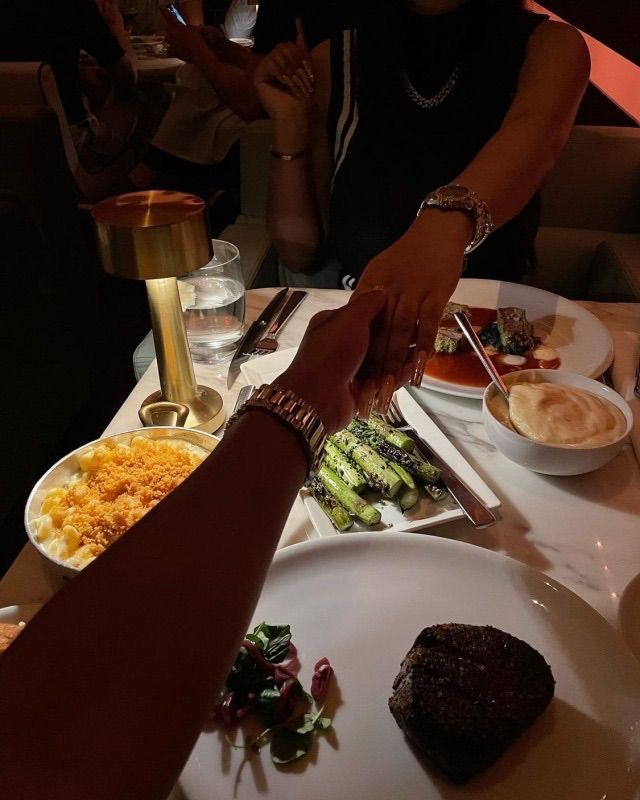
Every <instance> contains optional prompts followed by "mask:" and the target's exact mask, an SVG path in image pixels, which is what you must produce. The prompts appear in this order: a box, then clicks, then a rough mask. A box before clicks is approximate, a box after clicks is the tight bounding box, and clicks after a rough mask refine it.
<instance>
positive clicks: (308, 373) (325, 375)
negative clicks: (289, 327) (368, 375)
mask: <svg viewBox="0 0 640 800" xmlns="http://www.w3.org/2000/svg"><path fill="white" fill-rule="evenodd" d="M384 302H385V297H384V293H383V292H381V291H379V290H377V291H371V292H362V293H360V295H359V296H358V297H357V298H354V299H353V300H352V301H351V302H350V303H348V304H347V305H346V306H343V307H342V308H339V309H338V310H337V311H321V312H320V313H319V314H316V315H315V317H313V318H312V320H311V322H310V323H309V327H308V328H307V332H306V333H305V335H304V338H303V340H302V343H301V344H300V347H299V349H298V353H297V354H296V357H295V359H294V361H293V363H292V364H291V366H290V367H289V369H287V370H286V372H284V373H283V374H282V375H281V376H280V378H278V381H277V383H279V384H281V385H283V386H286V387H288V388H290V389H293V391H294V392H296V393H297V394H299V395H300V396H301V397H302V398H303V399H304V400H306V401H307V402H308V403H310V404H311V405H312V406H313V407H314V408H315V409H316V411H317V412H318V414H319V415H320V418H321V419H322V422H323V424H324V427H325V429H326V430H327V431H328V432H329V433H334V432H335V431H337V430H340V428H343V427H344V426H345V425H346V424H347V423H348V422H350V420H351V419H352V418H353V416H354V414H355V412H356V398H355V396H354V391H353V380H354V378H355V376H356V375H357V373H358V370H359V369H360V367H361V365H362V362H363V359H364V358H365V355H366V353H367V349H368V347H369V343H370V331H371V328H372V323H373V322H374V320H375V319H376V317H377V316H378V315H379V314H380V312H381V311H382V308H383V306H384Z"/></svg>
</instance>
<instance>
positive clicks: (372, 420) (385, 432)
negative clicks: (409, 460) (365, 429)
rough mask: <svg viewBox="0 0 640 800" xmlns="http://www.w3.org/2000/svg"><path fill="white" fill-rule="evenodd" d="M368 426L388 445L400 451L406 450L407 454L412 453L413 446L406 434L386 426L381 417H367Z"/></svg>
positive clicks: (373, 415) (374, 415)
mask: <svg viewBox="0 0 640 800" xmlns="http://www.w3.org/2000/svg"><path fill="white" fill-rule="evenodd" d="M369 425H370V426H371V427H372V428H373V430H374V431H375V432H376V433H378V434H380V436H382V438H383V439H384V440H385V441H387V442H389V444H392V445H395V447H399V448H400V449H401V450H406V451H407V452H408V453H412V452H413V447H414V444H413V442H412V441H411V439H410V438H409V437H408V436H407V434H406V433H404V432H403V431H399V430H398V429H397V428H393V427H392V426H391V425H389V424H387V423H386V422H385V421H384V420H383V419H382V417H378V416H377V415H376V414H372V415H371V416H370V417H369Z"/></svg>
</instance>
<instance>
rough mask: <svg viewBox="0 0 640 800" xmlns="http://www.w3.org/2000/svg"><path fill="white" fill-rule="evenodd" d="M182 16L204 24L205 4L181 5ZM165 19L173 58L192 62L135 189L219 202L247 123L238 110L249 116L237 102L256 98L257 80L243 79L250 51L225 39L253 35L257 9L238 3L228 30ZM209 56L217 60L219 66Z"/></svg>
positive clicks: (134, 174)
mask: <svg viewBox="0 0 640 800" xmlns="http://www.w3.org/2000/svg"><path fill="white" fill-rule="evenodd" d="M198 9H199V12H200V13H197V11H198ZM252 9H253V11H252ZM181 10H185V11H187V10H188V11H190V13H191V14H192V17H191V19H193V18H195V19H196V20H197V19H199V20H202V18H203V14H202V11H203V8H202V3H201V2H200V0H191V3H190V4H189V5H188V6H186V5H185V4H183V7H181ZM165 17H166V25H167V38H168V40H169V42H170V53H171V54H172V55H176V56H178V57H180V58H182V59H183V60H184V61H187V62H191V63H186V64H184V65H183V66H182V67H180V69H179V70H178V72H177V73H176V78H175V83H176V87H175V92H174V94H173V97H172V100H171V105H170V106H169V108H168V109H167V111H166V113H165V115H164V117H163V119H162V121H161V123H160V126H159V128H158V130H157V131H156V133H155V135H154V137H153V139H152V140H151V143H150V144H149V147H148V148H147V152H146V153H145V155H144V158H143V159H142V160H141V161H140V162H139V163H138V164H137V165H136V166H135V168H134V169H133V170H132V171H131V173H130V174H129V180H130V181H131V183H132V184H133V186H134V187H135V188H137V189H142V188H152V187H159V188H165V189H178V190H180V191H187V192H191V193H194V194H198V195H201V196H203V197H207V198H208V197H210V196H212V195H213V196H214V197H217V193H218V192H219V191H221V190H224V189H225V188H227V187H228V186H229V185H232V184H233V176H234V161H233V159H231V158H228V157H229V156H230V153H231V151H232V149H233V146H234V144H235V143H236V141H237V139H238V136H239V135H240V133H241V131H242V129H243V128H244V126H245V124H246V123H245V120H244V119H243V118H242V117H240V116H238V114H237V113H235V111H234V108H235V107H237V110H239V111H241V112H242V113H243V114H245V115H247V114H249V115H250V111H247V109H245V108H244V106H243V105H242V100H241V99H240V100H238V99H237V98H241V97H242V92H243V91H244V92H246V91H247V89H248V90H249V91H250V92H251V94H253V95H254V94H255V93H254V90H253V85H252V82H251V81H250V80H249V79H245V78H244V77H243V75H242V71H243V69H244V68H245V67H247V66H248V64H249V61H250V59H251V54H250V51H249V50H247V48H245V47H242V46H240V45H235V44H233V43H232V42H229V41H228V39H227V37H228V36H229V35H230V34H231V33H235V34H238V33H244V34H245V35H247V34H250V33H251V32H252V30H253V23H252V18H253V22H255V6H253V5H249V4H248V3H247V2H246V0H233V2H232V3H231V4H230V5H229V7H228V9H227V13H226V16H225V18H224V23H223V29H224V30H223V29H221V28H217V27H204V28H203V27H194V26H193V24H190V25H189V26H184V25H181V24H180V23H179V22H178V21H177V20H175V19H174V18H172V17H170V16H169V15H167V14H166V13H165ZM247 26H249V27H247ZM243 38H244V37H243ZM194 41H195V42H196V46H195V47H194V44H193V42H194ZM223 42H225V43H226V44H227V47H228V53H231V57H233V58H234V59H235V61H236V63H228V62H227V61H224V60H222V58H221V56H225V53H226V52H227V51H225V48H224V45H223V44H222V43H223ZM200 47H201V48H202V49H203V50H204V51H205V56H206V58H207V62H206V63H207V65H208V71H207V72H205V71H203V69H202V68H201V66H199V63H198V62H199V59H198V53H199V52H200ZM210 53H211V54H213V59H214V60H215V61H214V66H213V67H212V65H211V63H210V59H209V55H210ZM228 53H227V55H226V57H227V58H228V57H229V56H228ZM253 102H254V104H255V98H254V99H253ZM229 104H231V105H229ZM235 167H236V169H237V164H235Z"/></svg>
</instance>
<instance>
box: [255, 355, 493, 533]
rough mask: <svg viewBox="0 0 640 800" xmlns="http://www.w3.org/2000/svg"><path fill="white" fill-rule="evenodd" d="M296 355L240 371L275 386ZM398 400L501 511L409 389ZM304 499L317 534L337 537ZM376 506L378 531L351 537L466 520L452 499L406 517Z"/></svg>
mask: <svg viewBox="0 0 640 800" xmlns="http://www.w3.org/2000/svg"><path fill="white" fill-rule="evenodd" d="M295 353H296V348H291V349H289V350H282V351H279V352H277V353H271V354H270V355H268V356H262V357H260V358H255V359H252V360H251V361H247V362H246V363H244V364H243V365H242V366H241V367H240V370H241V372H242V374H243V375H244V377H245V379H246V381H247V383H252V384H253V385H254V386H261V385H262V384H263V383H271V382H272V381H274V380H275V379H276V378H277V377H278V376H279V375H280V374H281V373H282V372H284V370H285V369H286V368H287V367H288V366H289V364H290V363H291V361H292V360H293V357H294V355H295ZM396 399H397V401H398V405H399V406H400V409H401V411H402V413H403V414H404V416H405V419H406V420H407V422H408V423H409V425H411V427H412V428H414V429H415V430H416V431H417V433H418V434H419V435H420V437H421V438H422V439H424V441H425V442H426V443H427V444H428V445H429V447H431V449H432V450H433V451H434V452H435V453H437V455H439V456H440V458H441V459H442V460H443V461H444V462H445V464H448V465H449V467H451V469H452V470H454V471H455V472H456V473H457V474H458V476H459V477H460V478H461V480H463V481H464V482H465V483H466V484H467V486H468V487H469V488H470V489H473V491H474V492H475V493H476V494H477V495H478V496H479V497H480V498H481V499H482V501H483V502H484V503H485V504H486V505H487V506H488V507H489V508H494V509H495V508H499V507H500V500H499V499H498V498H497V497H496V496H495V494H494V493H493V492H492V491H491V489H490V488H489V487H488V486H487V484H486V483H485V482H484V481H483V480H482V478H481V477H480V476H479V475H478V473H477V472H476V471H475V470H474V469H473V467H471V465H470V464H469V463H468V462H467V461H466V460H465V459H464V458H463V457H462V456H461V455H460V453H459V452H458V451H457V450H456V448H455V447H454V446H453V445H452V444H451V442H450V441H449V439H447V437H446V436H445V435H444V433H442V431H441V430H440V428H438V426H437V425H436V424H435V422H433V420H431V419H430V418H429V416H428V415H427V414H426V413H425V412H424V411H423V409H422V408H420V406H419V405H418V404H417V403H416V401H415V400H414V399H413V397H411V395H410V394H409V392H407V391H406V389H400V390H399V391H398V392H396ZM374 496H375V495H374ZM365 497H367V495H365ZM302 499H303V502H304V505H305V508H306V510H307V513H308V514H309V519H310V520H311V523H312V525H313V527H314V528H315V530H316V533H317V534H318V535H319V536H333V535H335V534H336V533H337V531H336V529H335V528H334V527H333V525H332V524H331V522H330V520H329V518H328V517H327V516H326V514H325V513H324V512H323V511H322V509H321V508H320V506H319V505H318V504H317V503H316V501H315V500H314V499H313V497H311V496H309V495H307V494H306V493H303V498H302ZM372 504H373V505H374V506H376V508H379V509H380V513H381V514H382V520H381V522H380V524H379V525H378V526H376V527H375V528H367V527H366V526H364V525H361V524H360V523H359V522H355V523H354V525H353V528H351V530H350V531H349V532H350V533H352V532H358V531H370V530H384V531H389V532H394V531H419V530H422V529H423V528H429V527H431V526H432V525H440V524H441V523H443V522H449V521H450V520H453V519H461V518H462V517H463V516H464V515H463V513H462V511H461V510H460V508H459V507H458V506H457V504H456V503H455V501H454V500H453V499H452V498H446V499H445V500H442V501H441V502H439V503H434V502H432V501H431V500H429V499H428V498H427V497H421V498H420V500H419V501H418V503H417V504H416V505H415V506H414V507H413V508H412V509H411V510H410V511H408V512H406V513H404V514H403V513H402V511H401V510H400V508H399V506H398V505H397V504H396V503H394V502H393V501H391V500H378V501H375V502H373V503H372Z"/></svg>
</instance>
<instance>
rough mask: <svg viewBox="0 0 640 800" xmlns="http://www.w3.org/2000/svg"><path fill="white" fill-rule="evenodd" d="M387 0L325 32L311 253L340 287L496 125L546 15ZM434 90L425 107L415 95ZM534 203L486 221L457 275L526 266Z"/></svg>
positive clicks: (508, 272) (477, 3)
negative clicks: (418, 10)
mask: <svg viewBox="0 0 640 800" xmlns="http://www.w3.org/2000/svg"><path fill="white" fill-rule="evenodd" d="M397 5H399V4H397ZM397 5H396V10H395V11H394V12H393V13H392V14H391V15H390V17H389V18H388V19H387V20H384V21H383V20H381V19H377V20H376V23H375V24H373V23H371V22H369V23H367V22H364V23H363V24H362V25H360V26H359V27H358V29H357V30H351V31H345V32H344V33H342V34H340V35H338V36H336V37H334V38H333V39H332V40H331V73H332V90H331V101H330V107H329V115H328V134H329V141H330V144H331V147H332V150H333V155H334V176H333V185H332V195H331V205H330V214H329V229H328V236H327V241H326V243H325V245H324V247H323V249H322V252H321V254H320V259H321V261H322V262H323V263H325V264H331V265H333V266H334V267H336V266H337V268H338V270H339V274H340V282H341V284H342V286H343V287H344V288H353V287H354V286H355V284H356V282H357V278H358V277H359V276H360V274H361V273H362V271H363V269H364V268H365V267H366V265H367V263H368V262H369V261H370V260H371V258H373V257H374V256H375V255H377V254H378V253H379V252H381V251H382V250H384V249H385V248H386V247H388V246H389V245H390V244H392V243H393V242H394V241H395V240H396V239H398V238H399V237H400V236H401V235H402V234H403V233H404V232H405V231H406V230H407V228H408V227H409V226H410V224H411V222H412V221H413V219H414V218H415V214H416V211H417V209H418V206H419V205H420V202H421V201H422V200H423V199H424V197H425V196H426V195H427V194H428V193H429V192H430V191H432V190H433V189H435V188H437V187H438V186H441V185H443V184H446V183H450V182H452V181H453V180H454V179H455V178H456V176H457V175H458V174H460V173H461V172H462V171H463V169H464V168H465V167H466V166H467V165H468V164H469V163H470V162H471V161H472V160H473V158H474V157H475V156H476V155H477V153H478V152H479V151H480V150H481V149H482V147H483V146H484V145H485V144H486V142H487V141H488V140H489V139H490V138H491V137H492V136H493V135H494V134H495V133H496V131H497V130H498V128H499V127H500V125H501V123H502V120H503V119H504V116H505V114H506V113H507V111H508V109H509V106H510V105H511V102H512V101H513V98H514V96H515V93H516V85H517V79H518V73H519V71H520V67H521V66H522V62H523V60H524V55H525V49H526V45H527V41H528V39H529V36H530V35H531V33H532V32H533V31H534V30H535V28H536V27H537V26H538V25H539V24H540V23H541V22H542V21H543V20H545V19H547V18H546V17H544V16H542V15H536V14H532V13H529V12H525V11H516V12H513V13H512V14H511V15H510V16H508V17H506V18H501V19H500V21H496V20H495V19H489V18H488V15H486V14H485V13H483V0H469V2H468V3H467V4H466V5H465V6H463V7H462V8H461V9H459V10H458V11H455V12H452V13H450V14H444V15H440V16H427V15H420V14H414V13H411V12H409V11H406V10H397ZM393 42H395V46H394V45H393ZM390 43H391V44H390ZM436 95H439V100H440V102H439V103H438V104H436V105H435V107H431V108H424V107H422V106H423V105H424V99H425V98H433V97H434V96H436ZM421 98H422V100H421ZM538 208H539V203H538V198H537V196H536V197H534V199H533V200H532V201H531V202H530V203H529V204H528V206H527V207H526V208H525V209H524V210H523V211H522V212H521V213H520V214H519V215H518V216H517V217H515V218H514V219H512V220H511V221H510V222H508V223H507V224H506V225H504V226H502V227H501V228H500V229H498V230H497V231H495V232H494V233H493V234H492V235H491V236H490V237H489V239H487V240H486V241H485V242H484V243H483V244H482V245H481V246H480V247H479V248H478V249H477V250H475V251H474V252H473V253H472V254H471V255H470V256H469V257H468V259H467V269H466V272H465V276H467V277H484V278H495V279H498V280H512V281H513V280H518V279H520V278H521V276H522V275H523V274H524V273H525V272H526V271H528V270H529V268H530V267H531V266H532V261H533V238H534V236H535V233H536V230H537V226H538Z"/></svg>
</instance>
